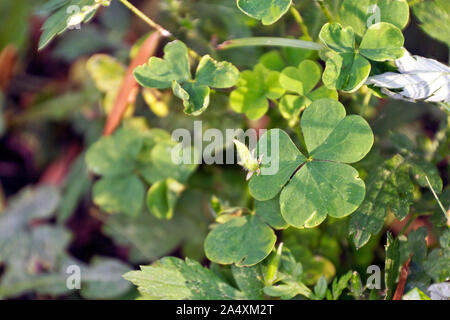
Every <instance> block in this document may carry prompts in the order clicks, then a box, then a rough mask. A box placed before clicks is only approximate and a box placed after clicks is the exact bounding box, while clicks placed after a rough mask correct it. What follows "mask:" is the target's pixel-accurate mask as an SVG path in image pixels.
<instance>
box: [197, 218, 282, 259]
mask: <svg viewBox="0 0 450 320" xmlns="http://www.w3.org/2000/svg"><path fill="white" fill-rule="evenodd" d="M275 241H276V236H275V234H274V232H273V230H272V229H271V228H270V227H269V226H268V225H266V224H265V223H264V222H262V221H261V220H260V219H259V218H258V217H255V216H244V217H239V218H233V219H231V220H229V221H227V222H225V223H223V224H220V225H218V226H217V227H215V228H214V229H213V230H212V231H211V232H210V233H209V234H208V236H207V237H206V240H205V253H206V256H207V257H208V259H209V260H211V261H213V262H216V263H220V264H232V263H234V264H235V265H236V266H252V265H255V264H257V263H258V262H260V261H262V260H263V259H264V258H266V257H267V256H268V255H269V254H270V252H271V251H272V249H273V247H274V245H275Z"/></svg>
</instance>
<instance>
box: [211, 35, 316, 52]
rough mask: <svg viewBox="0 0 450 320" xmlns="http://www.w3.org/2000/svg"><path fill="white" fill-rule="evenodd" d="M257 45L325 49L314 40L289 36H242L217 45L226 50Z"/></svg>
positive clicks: (218, 47)
mask: <svg viewBox="0 0 450 320" xmlns="http://www.w3.org/2000/svg"><path fill="white" fill-rule="evenodd" d="M257 46H273V47H291V48H301V49H307V50H321V49H323V45H321V44H320V43H317V42H312V41H305V40H296V39H288V38H275V37H252V38H240V39H233V40H228V41H225V42H223V43H222V44H220V45H218V46H217V50H226V49H232V48H238V47H257Z"/></svg>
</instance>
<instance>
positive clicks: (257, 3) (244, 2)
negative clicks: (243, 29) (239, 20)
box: [237, 0, 292, 25]
mask: <svg viewBox="0 0 450 320" xmlns="http://www.w3.org/2000/svg"><path fill="white" fill-rule="evenodd" d="M291 4H292V0H237V6H238V8H239V9H241V11H242V12H244V13H245V14H247V15H249V16H250V17H252V18H255V19H258V20H261V22H262V24H264V25H270V24H273V23H275V22H277V21H278V19H280V18H281V17H282V16H283V15H284V14H285V13H286V12H287V11H288V9H289V7H290V6H291Z"/></svg>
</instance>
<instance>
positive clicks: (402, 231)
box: [399, 214, 419, 235]
mask: <svg viewBox="0 0 450 320" xmlns="http://www.w3.org/2000/svg"><path fill="white" fill-rule="evenodd" d="M418 217H419V215H418V214H413V215H411V218H410V219H409V220H408V222H406V224H405V225H404V226H403V228H402V230H400V233H399V235H403V234H405V232H406V231H407V230H408V228H409V227H410V226H411V224H412V223H413V222H414V221H416V219H417V218H418Z"/></svg>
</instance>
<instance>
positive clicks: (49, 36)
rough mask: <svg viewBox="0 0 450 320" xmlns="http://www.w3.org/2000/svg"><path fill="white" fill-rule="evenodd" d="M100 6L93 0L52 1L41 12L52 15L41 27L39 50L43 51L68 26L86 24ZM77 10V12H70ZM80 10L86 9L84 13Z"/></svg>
mask: <svg viewBox="0 0 450 320" xmlns="http://www.w3.org/2000/svg"><path fill="white" fill-rule="evenodd" d="M99 7H100V4H96V2H95V1H94V0H68V1H52V2H50V3H48V4H47V5H46V6H44V7H43V8H42V9H41V11H42V13H44V14H50V13H52V15H51V16H50V17H49V18H47V20H46V21H45V23H44V25H43V26H42V35H41V38H40V39H39V50H42V49H44V48H45V47H46V46H47V45H48V44H49V43H50V42H51V41H52V40H53V39H54V38H55V37H56V36H57V35H60V34H61V33H63V32H64V31H66V30H67V29H68V28H69V26H71V25H72V24H73V25H76V24H78V23H80V24H81V23H83V22H88V21H89V20H90V19H92V17H93V16H94V15H95V13H96V11H97V10H98V8H99ZM70 8H79V10H75V11H74V10H70ZM82 8H86V10H85V11H83V10H82Z"/></svg>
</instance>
